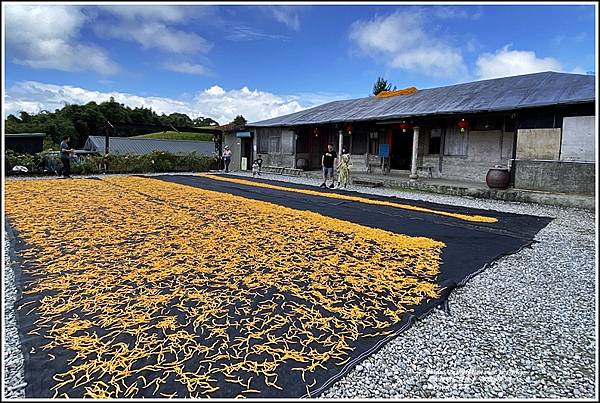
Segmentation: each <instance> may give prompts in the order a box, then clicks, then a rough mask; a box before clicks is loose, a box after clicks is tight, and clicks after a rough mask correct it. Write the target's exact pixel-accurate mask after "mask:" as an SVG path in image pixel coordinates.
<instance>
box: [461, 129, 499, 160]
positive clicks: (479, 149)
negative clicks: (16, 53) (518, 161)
mask: <svg viewBox="0 0 600 403" xmlns="http://www.w3.org/2000/svg"><path fill="white" fill-rule="evenodd" d="M501 141H502V131H500V130H490V131H481V132H477V131H471V132H470V133H469V147H468V149H467V155H468V158H469V160H471V161H487V162H490V163H500V160H501V159H502V155H501V153H502V151H501V150H500V144H501Z"/></svg>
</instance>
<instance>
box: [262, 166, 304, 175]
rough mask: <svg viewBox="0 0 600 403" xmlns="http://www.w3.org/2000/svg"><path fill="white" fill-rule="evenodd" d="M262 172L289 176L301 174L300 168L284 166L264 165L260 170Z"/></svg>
mask: <svg viewBox="0 0 600 403" xmlns="http://www.w3.org/2000/svg"><path fill="white" fill-rule="evenodd" d="M260 171H261V172H263V173H268V174H275V175H289V176H300V175H301V174H302V170H301V169H296V168H286V167H274V166H265V167H262V169H261V170H260Z"/></svg>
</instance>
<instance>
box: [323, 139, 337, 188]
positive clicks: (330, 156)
mask: <svg viewBox="0 0 600 403" xmlns="http://www.w3.org/2000/svg"><path fill="white" fill-rule="evenodd" d="M336 160H337V153H336V152H335V150H334V149H333V144H331V143H329V144H327V151H325V153H324V154H323V156H321V166H322V167H323V183H321V187H322V188H324V187H327V178H328V177H330V178H331V185H329V188H330V189H333V188H334V186H335V185H334V182H335V179H334V178H333V167H334V166H335V163H336Z"/></svg>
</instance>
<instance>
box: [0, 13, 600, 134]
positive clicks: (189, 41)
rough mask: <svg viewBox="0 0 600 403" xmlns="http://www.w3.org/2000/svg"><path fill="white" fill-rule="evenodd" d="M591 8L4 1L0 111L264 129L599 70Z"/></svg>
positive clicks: (593, 17) (594, 15)
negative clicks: (385, 96)
mask: <svg viewBox="0 0 600 403" xmlns="http://www.w3.org/2000/svg"><path fill="white" fill-rule="evenodd" d="M595 18H596V9H595V6H594V5H592V4H591V3H587V4H585V3H581V4H576V5H571V4H568V5H566V4H565V5H557V4H554V5H552V4H545V5H544V4H533V5H500V4H499V5H486V4H484V3H482V4H476V3H473V4H468V5H460V4H455V5H453V4H450V3H443V4H439V5H427V4H424V3H417V4H415V5H406V4H380V5H376V4H375V5H372V4H366V5H352V4H346V5H344V4H342V3H338V4H335V5H318V4H312V5H311V4H303V5H299V6H292V5H276V4H270V5H262V6H259V5H248V4H247V3H241V4H239V5H216V6H207V5H202V4H198V5H190V4H185V5H172V3H169V4H161V3H129V4H127V5H118V4H116V3H113V4H101V3H97V4H93V3H89V4H85V5H66V4H63V3H51V2H50V3H43V4H41V5H39V4H23V3H20V4H16V3H6V2H5V3H3V25H4V27H5V32H6V34H5V36H4V41H5V43H4V45H5V46H4V49H5V61H4V67H5V68H4V74H5V76H4V78H5V87H4V88H5V95H4V96H5V111H4V112H5V114H7V113H17V112H18V111H19V110H27V111H28V112H33V113H35V112H37V111H39V110H41V109H48V110H54V109H56V108H60V107H61V106H62V105H63V104H64V102H69V103H86V102H89V101H92V100H93V101H97V102H101V101H103V100H106V99H108V97H110V96H114V97H115V98H116V99H117V100H118V101H120V102H123V103H125V104H127V105H130V106H132V107H135V106H141V105H144V106H146V107H152V108H153V109H154V110H156V111H157V112H159V113H161V112H165V113H172V112H182V113H187V114H189V115H190V116H192V117H196V116H208V117H212V118H214V119H217V120H218V121H219V122H220V123H226V121H229V120H230V119H232V118H233V117H235V115H237V114H243V115H244V116H246V117H247V118H248V119H249V120H251V121H254V120H260V119H265V118H269V117H273V116H278V115H282V114H285V113H290V112H295V111H297V110H300V109H303V108H307V107H311V106H314V105H317V104H320V103H323V102H327V101H331V100H335V99H345V98H355V97H363V96H368V95H369V94H370V91H371V88H372V85H373V83H374V81H375V80H376V79H377V77H378V76H383V77H385V78H386V79H387V80H388V81H390V82H391V83H392V84H394V85H396V86H397V87H398V88H405V87H409V86H416V87H417V88H429V87H436V86H443V85H450V84H455V83H460V82H466V81H472V80H479V79H485V78H493V77H500V76H506V75H515V74H526V73H531V72H537V71H546V70H554V71H563V72H571V73H580V74H585V73H586V72H588V71H595V70H596V65H595V60H596V51H595V49H596V43H595V38H596V32H595Z"/></svg>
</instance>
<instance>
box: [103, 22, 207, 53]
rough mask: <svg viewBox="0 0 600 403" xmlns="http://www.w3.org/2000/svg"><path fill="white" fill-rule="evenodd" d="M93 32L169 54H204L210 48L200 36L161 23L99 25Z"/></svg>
mask: <svg viewBox="0 0 600 403" xmlns="http://www.w3.org/2000/svg"><path fill="white" fill-rule="evenodd" d="M94 31H95V32H96V34H97V35H99V36H103V37H107V38H117V39H122V40H124V41H130V42H137V43H139V44H141V45H142V46H143V47H144V48H157V49H160V50H162V51H164V52H169V53H196V52H203V53H204V52H208V51H209V50H210V48H211V47H212V45H211V44H209V43H208V42H207V41H206V40H205V39H204V38H202V37H201V36H200V35H197V34H195V33H193V32H186V31H181V30H178V29H174V28H171V27H168V26H167V25H165V24H163V23H161V22H151V21H148V22H145V23H143V24H138V23H136V22H129V21H124V22H121V23H119V24H111V25H106V24H99V25H96V26H95V27H94Z"/></svg>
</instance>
